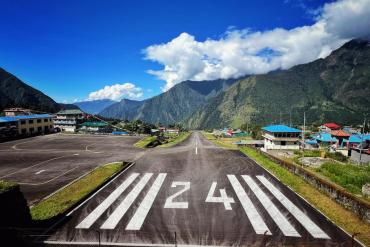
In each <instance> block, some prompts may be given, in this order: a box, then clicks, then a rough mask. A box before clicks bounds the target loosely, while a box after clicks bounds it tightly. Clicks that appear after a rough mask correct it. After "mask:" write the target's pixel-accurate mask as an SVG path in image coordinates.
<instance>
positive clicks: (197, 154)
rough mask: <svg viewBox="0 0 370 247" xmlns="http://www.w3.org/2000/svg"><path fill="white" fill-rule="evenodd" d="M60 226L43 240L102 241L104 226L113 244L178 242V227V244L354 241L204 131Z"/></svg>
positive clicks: (154, 153)
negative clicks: (217, 144)
mask: <svg viewBox="0 0 370 247" xmlns="http://www.w3.org/2000/svg"><path fill="white" fill-rule="evenodd" d="M53 228H58V229H59V230H58V231H57V232H56V233H55V234H53V235H52V236H51V237H46V238H43V239H39V240H38V241H43V242H44V243H56V242H57V243H58V244H66V245H70V244H73V245H84V244H97V243H98V233H97V232H96V231H99V233H100V236H101V242H102V244H103V245H109V244H112V246H113V245H114V246H169V245H171V246H173V244H174V242H175V235H174V234H175V232H176V238H177V244H179V245H189V246H251V245H259V244H261V243H262V242H263V241H266V244H267V246H275V245H280V246H301V245H305V246H338V245H341V246H342V245H344V246H348V245H349V243H350V240H351V238H350V237H349V236H348V234H347V233H345V232H344V231H343V230H341V229H340V228H339V227H337V226H335V225H334V224H333V223H332V222H330V221H328V220H327V218H326V217H325V216H324V215H323V214H321V213H320V212H319V211H317V210H316V209H314V208H313V207H312V206H311V205H309V204H308V203H307V202H306V201H305V200H303V199H302V198H301V197H299V196H298V195H296V194H295V193H294V192H293V191H292V190H290V189H289V188H288V187H287V186H285V185H284V184H282V183H281V182H280V181H279V180H278V179H277V178H275V177H274V176H272V175H271V174H270V173H269V172H267V171H266V170H265V169H263V168H262V167H261V166H260V165H258V164H257V163H256V162H254V161H253V160H252V159H250V158H249V157H247V156H246V155H244V154H243V153H242V152H240V151H238V150H227V149H223V148H220V147H218V146H216V145H215V144H213V143H212V142H210V141H209V140H207V139H206V138H205V137H204V136H203V135H202V134H201V133H199V132H195V133H193V134H191V135H190V136H189V137H188V138H187V139H186V140H185V141H183V142H182V143H180V144H178V145H176V146H174V147H171V148H163V149H150V150H149V151H148V152H146V153H145V154H143V155H142V156H141V158H139V159H138V160H137V161H136V162H135V163H134V164H133V165H132V166H131V167H129V168H128V169H127V170H126V171H125V172H124V173H122V174H120V175H119V176H118V177H116V178H115V179H114V180H112V181H111V182H110V183H109V184H107V185H106V186H105V187H103V188H102V189H101V190H100V191H98V192H97V193H96V194H94V195H93V196H92V197H91V198H89V199H88V200H87V201H85V202H84V203H83V204H81V205H80V206H79V207H77V208H76V209H75V210H74V211H72V212H71V213H70V214H68V215H67V216H66V217H65V218H64V219H62V220H61V221H60V222H59V223H58V225H56V226H53ZM266 231H267V232H266ZM265 232H266V234H267V235H266V239H265V240H264V233H265ZM45 234H46V235H47V234H48V233H47V232H46V233H45Z"/></svg>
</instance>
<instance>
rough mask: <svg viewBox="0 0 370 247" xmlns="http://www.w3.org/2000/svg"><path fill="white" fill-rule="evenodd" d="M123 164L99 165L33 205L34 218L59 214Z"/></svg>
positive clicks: (40, 218) (46, 217) (42, 218)
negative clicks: (79, 178) (74, 181)
mask: <svg viewBox="0 0 370 247" xmlns="http://www.w3.org/2000/svg"><path fill="white" fill-rule="evenodd" d="M122 166H123V164H122V163H114V164H110V165H106V166H102V167H99V168H98V169H96V170H95V171H93V172H92V173H90V174H88V175H87V176H85V177H84V178H82V179H81V180H79V181H77V182H76V183H74V184H72V185H71V186H68V187H67V188H65V189H63V190H62V191H60V192H59V193H57V194H55V195H54V196H52V197H50V198H49V199H47V200H45V201H44V202H42V203H40V204H38V205H37V206H35V207H33V208H32V209H31V215H32V219H34V220H44V219H48V218H51V217H53V216H55V215H58V214H59V213H61V212H63V211H64V210H66V209H67V208H69V207H70V206H71V205H73V204H74V203H75V202H77V201H78V200H80V199H81V198H82V197H84V196H85V195H87V194H88V193H89V192H91V191H92V190H94V189H95V188H96V187H97V186H99V185H100V184H101V183H103V182H104V181H105V180H106V179H107V178H109V177H110V176H111V175H112V174H114V173H115V172H117V171H118V170H119V169H121V168H122Z"/></svg>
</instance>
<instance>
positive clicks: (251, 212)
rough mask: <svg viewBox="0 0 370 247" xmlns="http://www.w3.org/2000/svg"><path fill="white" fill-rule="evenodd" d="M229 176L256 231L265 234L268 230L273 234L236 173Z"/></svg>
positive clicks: (269, 233)
mask: <svg viewBox="0 0 370 247" xmlns="http://www.w3.org/2000/svg"><path fill="white" fill-rule="evenodd" d="M227 177H228V178H229V180H230V183H231V185H232V186H233V188H234V190H235V193H236V195H237V196H238V198H239V201H240V203H241V204H242V206H243V208H244V211H245V213H246V214H247V216H248V218H249V221H250V222H251V224H252V226H253V228H254V230H255V231H256V233H257V234H264V233H265V231H268V232H267V235H272V234H271V232H270V230H269V229H268V227H267V226H266V224H265V222H263V220H262V218H261V216H260V215H259V214H258V212H257V210H256V208H255V207H254V206H253V204H252V202H251V200H250V199H249V197H248V195H247V193H246V192H245V190H244V189H243V187H242V186H241V184H240V183H239V181H238V179H237V178H236V177H235V175H227Z"/></svg>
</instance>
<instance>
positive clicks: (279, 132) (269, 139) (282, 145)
mask: <svg viewBox="0 0 370 247" xmlns="http://www.w3.org/2000/svg"><path fill="white" fill-rule="evenodd" d="M262 129H263V130H264V134H263V135H262V136H263V138H265V141H264V146H265V150H269V149H299V141H298V138H299V135H300V134H301V130H297V129H294V128H291V127H288V126H285V125H270V126H268V127H263V128H262Z"/></svg>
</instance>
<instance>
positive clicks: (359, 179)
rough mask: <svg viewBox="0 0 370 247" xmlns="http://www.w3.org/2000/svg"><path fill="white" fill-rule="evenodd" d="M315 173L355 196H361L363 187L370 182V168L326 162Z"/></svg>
mask: <svg viewBox="0 0 370 247" xmlns="http://www.w3.org/2000/svg"><path fill="white" fill-rule="evenodd" d="M315 172H318V173H320V174H322V175H324V176H325V177H328V178H330V180H331V181H333V182H334V183H337V184H339V185H340V186H342V187H343V188H345V189H347V190H348V191H350V192H351V193H353V194H361V191H362V186H363V185H364V184H366V183H369V182H370V166H358V165H353V164H345V165H342V164H338V163H331V162H325V163H323V164H322V165H321V167H319V168H316V169H315Z"/></svg>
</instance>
